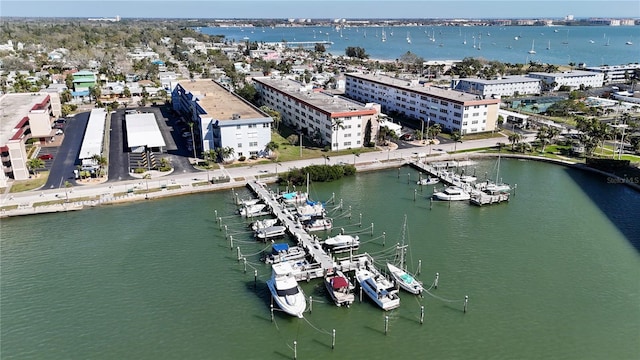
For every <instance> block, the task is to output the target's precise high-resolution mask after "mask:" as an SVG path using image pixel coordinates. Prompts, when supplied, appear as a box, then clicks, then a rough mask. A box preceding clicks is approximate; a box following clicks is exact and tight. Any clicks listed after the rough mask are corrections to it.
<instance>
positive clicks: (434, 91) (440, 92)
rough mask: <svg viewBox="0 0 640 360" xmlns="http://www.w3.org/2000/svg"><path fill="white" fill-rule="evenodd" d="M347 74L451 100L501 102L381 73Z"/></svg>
mask: <svg viewBox="0 0 640 360" xmlns="http://www.w3.org/2000/svg"><path fill="white" fill-rule="evenodd" d="M346 76H351V77H354V78H356V79H363V80H367V81H371V82H375V83H378V84H381V85H386V86H392V87H395V88H399V89H406V90H410V91H412V92H415V93H419V94H424V95H426V96H431V97H438V98H442V99H447V100H449V101H455V102H461V103H464V102H477V101H481V102H495V103H498V102H500V100H499V99H478V96H477V95H474V94H469V93H465V92H462V91H457V90H452V89H449V88H447V89H442V88H439V87H434V86H424V85H423V84H420V83H418V82H417V81H416V80H407V79H398V78H394V77H391V76H388V75H380V74H361V73H350V74H346Z"/></svg>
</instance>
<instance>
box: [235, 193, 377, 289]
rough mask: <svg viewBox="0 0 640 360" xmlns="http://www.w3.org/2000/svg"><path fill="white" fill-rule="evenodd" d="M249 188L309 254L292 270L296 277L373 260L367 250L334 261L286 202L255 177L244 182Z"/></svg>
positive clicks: (352, 267)
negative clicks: (306, 263) (306, 260)
mask: <svg viewBox="0 0 640 360" xmlns="http://www.w3.org/2000/svg"><path fill="white" fill-rule="evenodd" d="M247 186H248V187H249V189H251V191H252V192H253V193H254V194H255V195H256V196H257V197H258V198H259V199H260V200H262V201H263V202H264V203H265V204H267V209H269V211H270V212H271V214H273V215H274V216H275V217H276V218H277V219H278V221H280V223H281V224H282V225H283V226H284V227H285V228H286V229H287V232H288V233H289V234H290V235H291V236H292V237H293V238H294V239H295V241H296V242H297V243H298V246H301V247H302V248H303V249H304V250H305V251H306V252H307V254H308V255H309V257H310V258H311V260H312V262H311V264H310V265H309V266H306V267H305V268H304V269H301V271H299V272H296V273H295V276H296V280H298V281H300V280H311V279H315V278H319V277H324V276H325V275H327V274H332V273H333V272H334V271H335V270H341V271H343V272H348V271H353V270H355V269H356V268H358V267H360V266H362V264H363V263H364V262H366V261H368V262H369V263H370V264H373V258H371V256H370V255H369V254H366V253H365V254H358V255H353V254H351V255H350V256H349V257H348V258H343V259H338V260H337V261H336V260H334V258H333V257H332V256H331V255H330V254H328V253H327V252H326V251H325V250H324V249H323V248H322V245H321V244H320V241H319V240H318V238H317V237H315V236H313V235H310V234H309V233H308V232H307V231H306V230H305V229H304V228H303V227H302V225H301V224H300V223H299V222H298V221H297V220H296V217H295V215H294V214H293V213H291V211H290V210H289V209H287V207H286V206H284V205H283V204H281V203H280V202H278V199H277V196H276V194H274V193H273V191H271V190H269V189H268V188H267V187H266V186H265V185H264V184H262V183H259V182H257V181H252V182H249V183H247Z"/></svg>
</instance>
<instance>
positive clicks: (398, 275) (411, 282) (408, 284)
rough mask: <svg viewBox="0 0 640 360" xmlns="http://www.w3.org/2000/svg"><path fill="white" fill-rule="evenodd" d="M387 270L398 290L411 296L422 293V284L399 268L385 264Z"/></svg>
mask: <svg viewBox="0 0 640 360" xmlns="http://www.w3.org/2000/svg"><path fill="white" fill-rule="evenodd" d="M387 269H388V270H389V273H390V274H391V276H392V277H393V280H394V281H395V282H396V284H397V285H398V286H400V288H402V289H403V290H406V291H408V292H410V293H412V294H415V295H420V294H421V293H422V291H424V287H423V286H422V283H421V282H420V281H418V280H417V279H416V278H414V277H413V276H412V275H411V274H409V273H408V272H406V271H404V270H402V269H401V268H399V267H397V266H395V265H393V264H389V263H387Z"/></svg>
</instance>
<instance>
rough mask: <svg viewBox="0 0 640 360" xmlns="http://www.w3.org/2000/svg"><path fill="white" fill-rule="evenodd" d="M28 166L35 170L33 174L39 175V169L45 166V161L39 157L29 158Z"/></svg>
mask: <svg viewBox="0 0 640 360" xmlns="http://www.w3.org/2000/svg"><path fill="white" fill-rule="evenodd" d="M27 167H28V168H29V169H30V170H31V171H32V172H33V175H38V169H42V168H43V167H44V161H42V160H41V159H38V158H37V157H36V158H33V159H29V161H27Z"/></svg>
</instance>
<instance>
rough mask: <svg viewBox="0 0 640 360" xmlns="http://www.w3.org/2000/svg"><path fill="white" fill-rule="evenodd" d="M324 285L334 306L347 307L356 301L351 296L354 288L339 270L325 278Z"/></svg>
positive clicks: (353, 296)
mask: <svg viewBox="0 0 640 360" xmlns="http://www.w3.org/2000/svg"><path fill="white" fill-rule="evenodd" d="M324 285H325V286H326V288H327V292H328V293H329V296H331V300H333V302H334V303H335V304H336V306H342V305H345V306H346V307H349V305H351V304H353V302H354V301H355V299H356V297H355V295H354V294H353V289H355V286H354V285H353V284H352V283H351V281H349V279H348V278H347V277H346V276H345V275H344V274H343V273H342V271H340V270H338V271H336V272H335V274H333V275H327V276H325V278H324Z"/></svg>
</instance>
